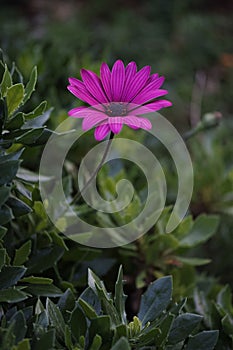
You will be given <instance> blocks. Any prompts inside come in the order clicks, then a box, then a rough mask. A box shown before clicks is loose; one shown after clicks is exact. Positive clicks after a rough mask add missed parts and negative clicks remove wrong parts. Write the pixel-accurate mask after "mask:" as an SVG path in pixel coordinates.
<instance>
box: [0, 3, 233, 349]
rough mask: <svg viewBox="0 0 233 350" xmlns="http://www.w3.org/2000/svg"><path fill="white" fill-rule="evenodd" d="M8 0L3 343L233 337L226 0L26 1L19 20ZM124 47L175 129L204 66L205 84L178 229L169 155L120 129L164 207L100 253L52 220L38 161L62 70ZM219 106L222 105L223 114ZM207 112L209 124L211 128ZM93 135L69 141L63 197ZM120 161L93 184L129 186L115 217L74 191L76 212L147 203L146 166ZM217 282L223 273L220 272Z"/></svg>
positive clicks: (1, 66) (65, 99) (0, 233)
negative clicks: (158, 179) (186, 206)
mask: <svg viewBox="0 0 233 350" xmlns="http://www.w3.org/2000/svg"><path fill="white" fill-rule="evenodd" d="M16 3H17V2H14V1H11V2H9V1H3V4H2V5H1V11H0V20H1V26H2V30H1V33H0V38H1V43H2V45H3V46H4V48H5V49H6V52H7V53H9V55H10V56H11V57H12V58H14V59H16V61H17V66H19V67H20V71H22V72H23V75H22V74H21V72H20V71H19V69H18V67H17V66H16V65H15V64H14V63H13V64H10V63H9V61H8V59H7V57H5V59H3V58H2V59H1V63H0V342H1V343H0V348H1V349H3V350H11V349H12V350H30V349H33V350H34V349H36V350H40V349H71V350H84V349H87V350H91V349H93V350H95V349H99V350H101V349H106V350H109V349H113V350H114V349H120V350H128V349H133V350H136V349H142V350H149V349H156V350H162V349H166V350H176V349H182V350H183V349H184V350H187V349H207V350H208V349H216V350H230V349H232V347H233V311H232V310H233V306H232V281H233V278H232V277H233V273H232V271H233V268H232V267H233V265H232V229H231V227H232V223H233V222H232V213H233V211H232V208H233V202H232V198H233V197H232V188H233V176H232V164H233V163H232V162H233V158H232V155H233V148H232V141H231V140H232V130H233V128H232V127H233V125H232V121H231V116H232V101H233V99H232V91H233V86H232V82H233V79H232V77H233V75H232V55H231V42H232V40H231V35H229V34H231V18H230V16H229V15H228V13H230V11H228V9H227V2H226V4H225V3H224V4H222V3H221V4H220V3H218V2H213V3H212V4H211V5H210V4H209V2H207V1H202V2H200V1H197V2H194V1H193V0H189V1H187V2H186V3H185V4H184V3H182V2H177V1H174V0H169V1H168V2H166V3H165V2H164V1H158V3H157V4H155V3H154V1H152V0H149V1H148V2H147V3H143V4H139V3H136V2H133V3H131V2H126V3H124V6H123V7H122V6H118V4H117V3H115V4H114V3H113V4H111V5H112V8H111V11H110V12H109V4H107V2H106V1H105V0H101V1H100V2H94V1H92V0H91V6H90V4H89V3H88V4H85V3H82V4H81V6H79V7H78V10H77V9H76V8H75V5H74V2H71V1H67V2H66V4H65V5H64V6H67V7H65V8H62V10H61V8H60V2H58V1H54V2H51V3H50V2H48V4H47V5H46V8H43V6H45V5H40V9H39V8H38V6H37V4H36V2H35V1H34V0H32V1H31V2H27V1H24V6H23V7H24V17H23V18H22V17H20V16H19V13H18V9H19V8H20V6H18V5H17V4H16ZM17 6H18V7H17ZM69 6H70V9H71V11H70V10H69ZM35 8H37V10H36V11H35ZM64 9H65V10H64ZM37 11H38V12H37ZM60 16H62V18H63V20H64V19H65V20H64V21H63V20H58V18H60ZM63 16H64V17H63ZM66 16H68V17H66ZM40 18H43V21H44V22H43V26H41V23H40V21H38V19H40ZM28 19H29V20H28ZM38 23H39V25H38ZM134 23H137V25H136V26H135V25H134ZM42 27H43V28H42ZM132 28H133V30H132ZM109 33H111V40H109V36H110V34H109ZM216 33H218V34H217V35H216ZM202 37H203V38H205V40H202V41H200V38H202ZM229 37H230V40H229ZM38 38H39V40H38ZM158 47H159V50H158ZM119 57H121V58H122V59H123V60H124V61H125V62H126V63H127V62H129V61H130V60H132V59H133V60H135V61H137V63H138V66H139V67H141V66H142V65H146V64H150V65H152V70H153V72H156V71H158V72H159V73H161V74H164V75H165V77H166V83H165V84H166V88H167V87H168V90H169V98H170V99H171V100H172V102H173V108H171V109H169V110H168V111H166V112H164V113H166V115H167V116H168V118H169V120H171V121H172V123H174V124H175V125H176V127H177V128H178V129H179V130H180V131H181V133H182V132H183V131H185V130H186V129H187V128H188V127H189V124H190V122H191V124H192V125H193V124H194V123H193V120H192V117H193V116H189V115H188V113H189V112H188V111H189V110H190V105H191V106H193V104H194V105H195V103H196V102H195V101H193V100H192V101H190V99H191V95H192V91H193V90H195V88H196V89H197V90H198V91H199V90H201V88H200V86H199V83H200V85H201V81H199V77H204V80H205V84H204V85H205V89H204V90H205V91H204V93H203V99H202V101H201V102H200V105H201V104H202V111H201V112H200V116H199V115H198V116H197V118H200V120H197V121H196V122H197V123H196V124H195V125H194V128H193V129H192V130H191V131H188V133H187V132H186V133H185V137H191V136H192V138H190V139H189V140H188V141H187V144H188V147H189V149H190V154H191V156H192V161H193V168H194V173H195V187H194V193H193V197H192V202H191V206H190V212H189V213H188V214H187V216H186V218H185V219H184V220H183V221H182V222H181V223H180V225H179V226H178V227H177V229H176V230H175V231H173V232H172V233H169V234H167V233H165V227H166V224H167V220H168V218H169V215H170V212H171V209H172V205H173V203H174V201H175V197H176V193H177V183H176V170H175V167H174V166H173V165H172V164H171V159H170V158H169V155H168V154H167V153H166V152H165V150H164V149H163V148H162V147H161V146H160V145H158V142H157V141H156V140H154V139H151V138H150V137H146V138H145V140H143V137H145V133H143V132H138V133H135V132H134V131H130V130H126V129H125V130H123V135H124V133H125V135H126V136H129V137H130V138H133V139H137V140H140V141H143V142H145V143H146V144H147V146H148V147H149V148H150V149H151V150H152V151H153V152H154V153H155V154H156V156H158V157H159V158H160V161H161V164H162V166H163V169H164V172H165V175H166V180H167V184H168V197H167V206H166V207H165V208H164V211H163V213H162V215H161V216H160V218H159V220H158V222H157V223H156V225H155V226H154V227H152V228H151V230H150V231H149V232H148V233H147V234H146V235H144V236H143V237H141V238H140V239H139V240H138V241H136V242H133V243H131V244H129V245H127V246H124V247H120V248H117V249H109V250H104V251H101V250H100V249H93V248H88V247H85V246H80V245H77V244H75V243H74V242H72V241H70V240H69V239H67V238H66V237H64V236H63V235H62V233H60V232H58V231H57V230H56V229H55V228H54V227H53V225H52V224H51V222H50V221H49V219H48V217H47V215H46V212H45V209H44V207H43V203H42V202H41V198H40V193H39V188H38V179H39V178H38V164H39V159H40V154H41V152H42V149H43V145H44V144H45V142H46V141H47V139H48V137H49V136H50V135H51V134H52V130H51V129H54V128H55V126H57V125H58V124H59V123H60V122H61V121H63V120H64V119H65V118H66V117H67V110H68V109H69V108H70V107H71V106H72V104H73V103H74V102H73V101H74V99H73V98H72V97H71V95H70V94H69V93H67V91H66V88H65V87H66V85H67V77H68V76H77V75H78V74H79V73H78V71H79V69H80V68H82V67H85V68H88V69H93V70H94V71H96V73H98V70H99V65H100V63H101V61H106V62H108V63H109V64H110V65H111V63H112V62H114V60H115V59H117V58H119ZM51 62H52V64H51ZM35 64H36V65H37V66H38V72H39V77H38V78H39V79H38V84H37V68H36V67H34V66H35ZM33 67H34V68H33ZM194 74H195V81H194V82H193V78H194ZM35 88H36V90H37V93H36V94H33V92H34V91H35ZM199 88H200V89H199ZM45 97H46V99H48V106H49V109H48V108H47V102H46V101H42V99H44V98H45ZM41 101H42V102H41ZM50 106H54V107H55V113H54V115H55V117H54V118H50V116H51V112H52V109H51V108H50ZM75 106H76V102H75V104H74V107H75ZM195 107H197V109H198V108H199V107H200V106H199V103H197V106H195ZM191 109H192V107H191ZM216 110H217V111H220V112H221V113H222V116H223V117H222V118H218V121H217V122H216V115H219V114H218V113H217V114H216V113H215V112H212V111H216ZM201 114H203V117H201ZM195 117H196V116H195ZM220 119H221V124H220V125H219V126H218V127H216V126H217V124H219V121H220ZM46 124H47V125H48V127H47V126H45V125H46ZM207 124H208V125H209V126H211V125H212V128H210V127H208V130H206V125H207ZM91 140H92V139H91V137H90V134H88V135H87V138H86V139H85V140H84V142H82V144H81V145H80V144H78V145H74V146H73V147H72V149H71V150H70V152H69V155H68V159H67V160H66V162H65V164H64V192H65V195H66V198H67V201H68V202H69V203H70V202H71V201H72V198H73V195H74V194H75V193H76V191H77V190H78V188H77V169H78V166H79V164H80V161H81V159H82V157H83V155H84V154H85V153H86V152H87V151H88V150H89V149H90V148H91V146H92V142H94V141H91ZM130 151H131V152H132V151H133V150H130ZM116 169H117V170H115V168H114V166H113V169H110V170H109V168H108V166H105V167H104V168H103V169H102V170H101V171H100V173H99V175H98V189H99V191H100V194H101V195H102V196H103V197H104V198H108V199H109V198H110V199H113V198H115V194H116V193H115V188H116V183H117V182H118V181H119V180H120V179H122V178H128V179H129V181H130V182H132V183H133V184H134V185H135V195H134V198H133V201H132V202H131V203H130V205H129V206H128V207H127V208H125V209H124V210H122V211H121V212H116V213H114V214H112V215H105V214H103V213H97V214H96V212H94V211H93V210H92V209H91V208H89V207H87V206H86V205H85V204H82V202H81V201H80V203H78V204H77V205H74V206H73V210H74V211H75V212H78V213H79V214H81V216H82V218H83V219H84V220H85V219H86V220H88V221H89V222H93V223H94V224H100V225H106V224H109V223H111V225H119V224H120V225H122V224H124V223H127V222H130V221H131V220H132V218H134V217H135V216H136V215H137V214H138V213H139V212H140V211H141V209H142V208H143V205H144V203H145V195H146V187H145V185H146V184H145V179H144V178H143V176H141V174H140V172H139V171H138V169H137V168H136V167H134V166H132V165H131V164H130V165H129V164H127V163H126V162H124V161H123V162H119V163H118V164H117V166H116ZM112 170H113V171H112ZM118 170H119V171H118ZM184 171H185V169H184ZM42 178H43V180H44V181H48V178H46V177H42ZM151 215H153V213H151ZM58 220H60V218H59V213H58ZM64 225H65V222H64ZM120 264H122V265H123V266H124V275H123V269H122V268H120V269H119V271H118V276H117V280H116V283H115V284H114V281H113V275H116V274H117V272H116V267H117V266H118V265H120ZM88 268H90V269H91V270H89V275H88V287H87V270H88ZM97 275H98V276H100V277H97ZM103 276H104V280H105V284H106V285H107V286H108V289H106V287H105V284H104V283H103V282H102V278H103ZM210 276H215V277H217V279H215V278H213V277H210ZM123 280H124V283H125V285H124V288H123V283H122V281H123ZM171 282H172V283H171ZM225 282H226V283H228V284H229V285H225V286H223V285H221V284H220V283H225ZM171 288H173V291H172V289H171ZM108 290H111V291H112V293H113V294H112V293H109V292H108ZM126 294H127V295H128V298H126ZM141 294H142V296H141ZM171 295H172V298H173V300H171ZM187 297H188V299H187V300H186V298H187ZM215 330H219V336H218V334H217V331H215Z"/></svg>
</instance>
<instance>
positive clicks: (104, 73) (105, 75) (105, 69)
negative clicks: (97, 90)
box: [100, 62, 112, 101]
mask: <svg viewBox="0 0 233 350" xmlns="http://www.w3.org/2000/svg"><path fill="white" fill-rule="evenodd" d="M100 78H101V82H102V85H103V88H104V91H105V94H106V96H107V98H108V100H109V101H111V99H112V92H111V71H110V69H109V66H108V65H107V63H105V62H104V63H102V65H101V67H100Z"/></svg>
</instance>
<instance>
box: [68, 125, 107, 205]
mask: <svg viewBox="0 0 233 350" xmlns="http://www.w3.org/2000/svg"><path fill="white" fill-rule="evenodd" d="M113 138H114V133H113V132H111V134H110V137H109V139H108V143H107V147H106V149H105V151H104V154H103V157H102V159H101V161H100V163H99V165H98V166H97V168H96V169H95V171H94V172H93V174H92V175H91V177H90V178H89V180H88V181H87V182H86V183H85V185H84V186H83V188H82V189H81V190H80V191H78V192H77V193H76V195H75V196H74V198H73V199H72V201H71V203H70V205H72V204H75V202H77V201H78V200H79V199H80V198H81V197H82V192H83V191H85V190H86V189H87V187H88V186H89V185H90V183H91V182H92V181H93V179H94V178H95V177H96V175H97V174H98V172H99V170H100V169H101V168H102V166H103V164H104V162H105V160H106V158H107V155H108V152H109V150H110V147H111V144H112V140H113Z"/></svg>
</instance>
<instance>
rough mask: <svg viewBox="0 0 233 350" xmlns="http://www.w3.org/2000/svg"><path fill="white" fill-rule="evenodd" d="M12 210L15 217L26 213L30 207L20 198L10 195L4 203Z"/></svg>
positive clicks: (29, 211) (30, 210)
mask: <svg viewBox="0 0 233 350" xmlns="http://www.w3.org/2000/svg"><path fill="white" fill-rule="evenodd" d="M6 204H7V205H8V206H9V207H10V208H11V210H12V212H13V214H14V216H15V217H18V216H22V215H26V214H28V213H31V212H32V209H31V208H30V207H29V206H28V205H27V204H26V203H24V202H23V201H21V200H20V199H18V198H16V197H13V196H11V197H10V198H8V200H7V203H6Z"/></svg>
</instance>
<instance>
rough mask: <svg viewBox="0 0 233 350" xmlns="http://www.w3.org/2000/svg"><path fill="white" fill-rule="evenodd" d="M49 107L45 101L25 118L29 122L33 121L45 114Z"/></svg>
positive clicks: (25, 115)
mask: <svg viewBox="0 0 233 350" xmlns="http://www.w3.org/2000/svg"><path fill="white" fill-rule="evenodd" d="M46 106H47V102H46V101H43V102H41V103H40V104H39V106H37V107H36V108H35V109H34V110H33V111H32V112H31V113H27V114H24V117H25V118H26V119H27V120H29V119H33V118H35V117H38V116H39V115H41V114H43V113H44V111H45V109H46Z"/></svg>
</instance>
